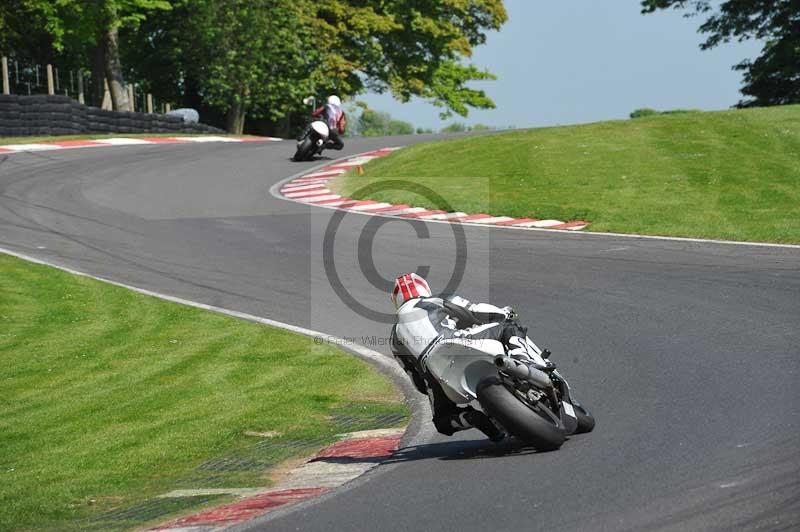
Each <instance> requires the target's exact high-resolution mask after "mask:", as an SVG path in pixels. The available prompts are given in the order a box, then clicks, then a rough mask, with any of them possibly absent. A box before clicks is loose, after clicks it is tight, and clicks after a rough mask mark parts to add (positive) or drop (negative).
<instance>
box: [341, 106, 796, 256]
mask: <svg viewBox="0 0 800 532" xmlns="http://www.w3.org/2000/svg"><path fill="white" fill-rule="evenodd" d="M365 170H366V172H365V175H363V176H358V175H356V174H355V173H354V172H351V173H350V174H348V175H347V176H344V177H343V178H341V179H339V180H337V182H336V183H335V184H334V188H335V189H336V190H337V192H339V193H341V194H343V195H347V196H350V197H354V198H359V199H365V198H366V196H369V199H374V200H380V201H389V202H393V203H409V204H412V205H415V206H420V207H429V208H437V207H440V206H439V205H436V204H435V202H433V201H430V200H427V199H425V198H422V197H421V196H419V195H418V194H416V193H415V192H414V186H415V185H424V186H426V187H428V188H431V189H433V190H435V191H436V192H438V193H439V194H440V195H441V196H442V197H443V198H444V199H445V200H446V202H447V203H448V204H449V206H451V207H452V208H453V209H454V210H457V211H465V212H470V213H478V212H486V213H488V214H493V215H498V216H500V215H506V216H515V217H531V218H540V219H547V218H554V219H560V220H576V219H582V220H587V221H590V222H591V225H590V226H589V228H588V230H589V231H612V232H621V233H639V234H648V235H668V236H685V237H699V238H721V239H730V240H747V241H763V242H781V243H800V105H791V106H781V107H771V108H762V109H744V110H730V111H715V112H691V113H679V114H666V115H658V116H650V117H644V118H637V119H633V120H621V121H610V122H598V123H593V124H586V125H578V126H565V127H550V128H541V129H532V130H525V131H515V132H511V133H500V134H494V135H488V136H481V137H470V138H463V139H457V140H448V141H441V142H434V143H429V144H423V145H417V146H412V147H409V148H405V149H403V150H400V151H398V152H396V153H394V154H393V155H392V156H390V157H387V158H383V159H380V160H376V161H374V162H371V163H370V164H369V165H367V166H366V167H365ZM395 179H400V180H405V181H408V182H410V183H411V184H412V185H411V186H407V187H404V188H406V190H385V191H382V192H377V193H369V192H368V193H366V194H365V193H364V192H359V190H360V189H362V188H363V187H364V186H366V185H368V184H371V183H380V182H382V181H388V180H395Z"/></svg>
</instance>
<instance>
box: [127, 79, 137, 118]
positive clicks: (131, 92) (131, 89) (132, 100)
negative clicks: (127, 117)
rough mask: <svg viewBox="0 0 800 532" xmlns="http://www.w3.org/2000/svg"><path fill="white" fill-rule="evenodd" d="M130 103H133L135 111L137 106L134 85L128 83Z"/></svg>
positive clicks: (132, 108) (132, 107)
mask: <svg viewBox="0 0 800 532" xmlns="http://www.w3.org/2000/svg"><path fill="white" fill-rule="evenodd" d="M128 101H129V102H131V111H135V110H136V104H135V103H134V101H135V100H134V99H133V83H128Z"/></svg>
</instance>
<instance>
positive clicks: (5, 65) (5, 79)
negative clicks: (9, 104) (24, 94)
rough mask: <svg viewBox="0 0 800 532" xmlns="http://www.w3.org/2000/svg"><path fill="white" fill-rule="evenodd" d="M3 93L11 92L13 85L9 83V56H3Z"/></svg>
mask: <svg viewBox="0 0 800 532" xmlns="http://www.w3.org/2000/svg"><path fill="white" fill-rule="evenodd" d="M3 94H11V87H10V86H9V83H8V58H7V57H5V56H3Z"/></svg>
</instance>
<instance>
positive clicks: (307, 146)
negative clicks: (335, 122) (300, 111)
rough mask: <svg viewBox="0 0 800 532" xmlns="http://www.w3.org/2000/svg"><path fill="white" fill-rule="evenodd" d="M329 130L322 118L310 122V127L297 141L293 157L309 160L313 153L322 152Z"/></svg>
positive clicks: (297, 159) (299, 159)
mask: <svg viewBox="0 0 800 532" xmlns="http://www.w3.org/2000/svg"><path fill="white" fill-rule="evenodd" d="M330 134H331V132H330V129H329V128H328V124H326V123H325V122H323V121H322V120H315V121H314V122H311V127H309V128H308V129H307V132H306V135H305V136H304V137H303V138H301V139H300V140H298V141H297V152H295V154H294V157H293V159H294V160H295V161H310V160H312V159H313V158H314V156H315V155H319V154H320V153H322V150H323V149H324V148H325V144H326V143H327V142H328V137H329V136H330Z"/></svg>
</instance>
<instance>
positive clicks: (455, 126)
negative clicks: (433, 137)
mask: <svg viewBox="0 0 800 532" xmlns="http://www.w3.org/2000/svg"><path fill="white" fill-rule="evenodd" d="M467 131H469V127H468V126H467V125H466V124H462V123H461V122H453V123H452V124H450V125H448V126H445V127H443V128H442V133H464V132H467Z"/></svg>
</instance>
